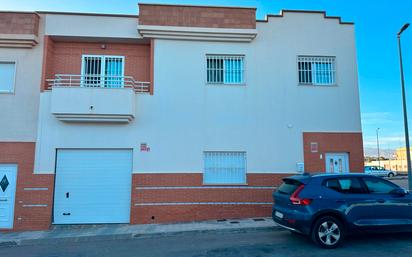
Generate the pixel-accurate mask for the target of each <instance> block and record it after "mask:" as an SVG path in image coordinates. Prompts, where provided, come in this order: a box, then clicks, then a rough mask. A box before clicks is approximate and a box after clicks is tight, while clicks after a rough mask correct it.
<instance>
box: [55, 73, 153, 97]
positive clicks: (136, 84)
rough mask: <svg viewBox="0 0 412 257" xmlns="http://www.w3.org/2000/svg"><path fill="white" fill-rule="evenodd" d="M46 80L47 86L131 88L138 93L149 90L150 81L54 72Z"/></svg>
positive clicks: (124, 77) (129, 77)
mask: <svg viewBox="0 0 412 257" xmlns="http://www.w3.org/2000/svg"><path fill="white" fill-rule="evenodd" d="M47 82H48V85H49V87H98V88H133V89H134V91H135V92H138V93H148V92H150V82H143V81H136V80H135V79H134V78H133V77H132V76H109V75H79V74H56V75H54V79H47Z"/></svg>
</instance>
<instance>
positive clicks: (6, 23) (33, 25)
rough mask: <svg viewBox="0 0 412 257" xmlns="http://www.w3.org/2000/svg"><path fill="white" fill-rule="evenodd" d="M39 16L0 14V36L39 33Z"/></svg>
mask: <svg viewBox="0 0 412 257" xmlns="http://www.w3.org/2000/svg"><path fill="white" fill-rule="evenodd" d="M39 19H40V18H39V15H37V14H36V13H16V12H0V34H32V35H36V36H37V35H38V33H39Z"/></svg>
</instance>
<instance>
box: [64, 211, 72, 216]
mask: <svg viewBox="0 0 412 257" xmlns="http://www.w3.org/2000/svg"><path fill="white" fill-rule="evenodd" d="M70 214H71V213H70V212H64V213H63V216H70Z"/></svg>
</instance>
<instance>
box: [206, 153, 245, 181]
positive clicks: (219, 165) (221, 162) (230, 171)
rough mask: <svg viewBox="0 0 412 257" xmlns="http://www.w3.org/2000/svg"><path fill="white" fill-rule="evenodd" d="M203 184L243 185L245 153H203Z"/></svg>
mask: <svg viewBox="0 0 412 257" xmlns="http://www.w3.org/2000/svg"><path fill="white" fill-rule="evenodd" d="M203 183H205V184H245V183H246V152H204V173H203Z"/></svg>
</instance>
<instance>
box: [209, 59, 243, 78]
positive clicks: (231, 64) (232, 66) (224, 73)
mask: <svg viewBox="0 0 412 257" xmlns="http://www.w3.org/2000/svg"><path fill="white" fill-rule="evenodd" d="M244 58H245V57H244V56H218V55H207V56H206V59H207V83H208V84H243V83H244Z"/></svg>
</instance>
